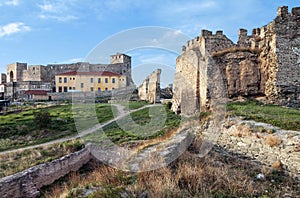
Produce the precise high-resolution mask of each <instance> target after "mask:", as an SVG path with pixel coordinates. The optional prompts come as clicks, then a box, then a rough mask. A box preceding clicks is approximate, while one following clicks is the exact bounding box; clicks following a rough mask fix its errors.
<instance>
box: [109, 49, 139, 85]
mask: <svg viewBox="0 0 300 198" xmlns="http://www.w3.org/2000/svg"><path fill="white" fill-rule="evenodd" d="M111 69H112V70H113V71H114V72H116V73H118V74H121V75H125V76H126V82H127V85H132V84H134V83H133V80H132V78H131V57H130V56H128V55H126V54H122V53H117V54H115V55H111V56H110V65H109V66H108V68H107V70H111Z"/></svg>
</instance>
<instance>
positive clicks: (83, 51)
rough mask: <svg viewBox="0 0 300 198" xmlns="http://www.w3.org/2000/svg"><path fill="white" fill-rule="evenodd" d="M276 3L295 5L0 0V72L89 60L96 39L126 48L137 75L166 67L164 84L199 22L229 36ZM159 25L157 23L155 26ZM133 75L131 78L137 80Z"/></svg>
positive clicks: (294, 0) (257, 22)
mask: <svg viewBox="0 0 300 198" xmlns="http://www.w3.org/2000/svg"><path fill="white" fill-rule="evenodd" d="M282 5H287V6H289V10H291V8H292V7H297V6H298V7H299V6H300V2H299V1H298V0H285V1H284V0H242V1H241V0H226V1H224V0H185V1H183V0H182V1H181V0H165V1H159V0H149V1H141V0H99V1H95V0H84V1H83V0H40V1H36V0H0V13H1V17H0V72H1V73H6V65H7V64H10V63H13V62H25V63H28V65H37V64H41V65H47V64H50V63H72V62H78V61H87V60H90V59H89V58H87V57H90V56H89V55H90V54H93V52H95V49H97V47H98V48H99V46H100V48H102V51H106V52H107V53H108V52H110V53H117V52H122V53H127V54H129V55H130V56H132V62H133V63H132V64H133V65H132V67H133V73H135V71H136V73H138V75H136V76H139V77H140V78H141V79H142V78H144V76H146V75H148V74H149V73H150V70H153V69H155V68H158V67H159V68H161V67H164V68H166V72H164V70H163V73H162V75H163V78H164V77H166V78H169V79H166V80H165V81H164V82H162V83H163V84H168V83H170V82H171V80H170V79H171V78H172V76H173V73H174V68H175V64H176V57H177V56H178V55H179V54H180V50H181V46H182V45H184V44H185V43H186V41H187V40H188V38H194V37H196V36H198V35H199V34H200V31H201V29H208V30H211V31H213V32H215V31H216V30H223V32H224V34H226V36H227V37H229V38H230V39H232V40H233V41H234V42H236V40H237V32H238V29H239V28H245V29H248V32H249V33H251V31H252V29H253V28H256V27H261V26H263V25H266V24H267V23H269V22H271V21H272V20H273V19H274V18H275V17H276V15H277V8H278V7H279V6H282ZM149 27H150V28H149ZM151 28H152V29H153V28H154V29H155V31H152V29H151ZM160 28H161V30H162V31H161V32H159V34H156V33H157V31H156V30H157V29H160ZM168 29H169V30H170V31H168ZM170 32H171V33H170ZM128 33H130V35H131V37H130V36H129V37H130V38H128ZM145 35H146V36H145ZM164 35H168V36H169V37H172V39H171V40H168V39H167V40H164V43H165V44H166V43H173V42H174V43H175V44H174V46H169V45H167V44H166V45H167V46H165V45H164V46H161V45H145V43H147V41H145V39H144V40H143V42H141V43H140V46H135V48H133V47H132V45H129V46H128V48H126V47H125V48H124V47H120V48H118V43H119V42H120V43H122V41H121V40H120V41H119V40H118V38H122V39H123V40H125V41H127V43H130V44H131V43H134V42H136V43H138V42H140V41H141V40H142V38H143V36H145V37H146V38H148V37H149V38H150V36H152V37H151V39H152V42H156V43H158V42H159V41H160V40H159V39H160V38H163V37H164ZM170 35H171V36H170ZM169 37H168V38H169ZM179 37H180V38H179ZM135 38H138V39H135ZM105 42H106V43H105ZM112 42H113V44H111V43H112ZM104 44H106V45H104ZM120 45H121V44H120ZM111 46H114V47H111ZM104 47H106V48H105V49H104ZM108 48H111V49H110V50H108ZM175 48H176V49H175ZM106 49H107V50H106ZM112 50H115V52H112ZM99 53H100V54H99ZM99 53H98V54H97V56H99V57H100V56H102V57H104V56H105V57H106V59H105V58H104V59H101V61H104V62H101V63H108V61H109V55H107V54H105V53H103V54H101V50H100V51H99ZM172 72H173V73H172ZM135 81H136V83H137V84H138V83H140V81H141V80H140V79H137V80H135Z"/></svg>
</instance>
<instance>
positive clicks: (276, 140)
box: [265, 134, 282, 147]
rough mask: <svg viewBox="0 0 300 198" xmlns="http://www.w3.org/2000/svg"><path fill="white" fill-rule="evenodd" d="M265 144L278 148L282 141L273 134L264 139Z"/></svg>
mask: <svg viewBox="0 0 300 198" xmlns="http://www.w3.org/2000/svg"><path fill="white" fill-rule="evenodd" d="M265 142H266V144H267V145H269V146H270V147H276V146H279V145H280V144H281V142H282V140H281V139H280V138H279V137H278V136H275V135H273V134H269V135H267V136H266V137H265Z"/></svg>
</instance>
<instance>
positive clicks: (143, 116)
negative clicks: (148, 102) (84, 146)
mask: <svg viewBox="0 0 300 198" xmlns="http://www.w3.org/2000/svg"><path fill="white" fill-rule="evenodd" d="M151 108H152V111H154V112H155V114H156V115H161V114H163V113H165V116H154V115H152V116H151V117H152V118H151V117H150V116H149V115H151V114H149V109H150V108H145V109H142V110H139V111H136V112H134V113H131V114H130V116H126V117H124V118H122V119H121V120H119V121H118V122H117V121H115V122H112V123H111V124H109V125H107V126H105V127H103V132H104V133H102V131H97V132H95V133H92V134H89V135H87V136H85V137H84V140H85V141H87V142H94V143H101V142H102V141H103V138H104V136H105V137H108V138H109V139H110V140H111V141H112V142H114V143H116V144H121V143H124V142H128V141H132V140H147V139H152V138H156V137H159V136H163V135H164V134H166V133H167V132H168V131H170V130H172V129H174V128H177V127H178V126H179V125H180V122H181V117H180V116H179V115H176V114H174V113H173V112H171V111H170V110H169V109H168V108H167V107H164V106H163V107H151ZM161 118H165V119H161ZM131 119H132V121H133V122H134V123H132V122H131ZM151 119H152V121H151Z"/></svg>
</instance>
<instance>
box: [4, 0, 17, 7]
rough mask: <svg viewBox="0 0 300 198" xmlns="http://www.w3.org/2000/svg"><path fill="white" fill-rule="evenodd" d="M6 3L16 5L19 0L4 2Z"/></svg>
mask: <svg viewBox="0 0 300 198" xmlns="http://www.w3.org/2000/svg"><path fill="white" fill-rule="evenodd" d="M5 4H6V5H10V6H18V5H19V4H20V2H19V0H10V1H6V2H5Z"/></svg>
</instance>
